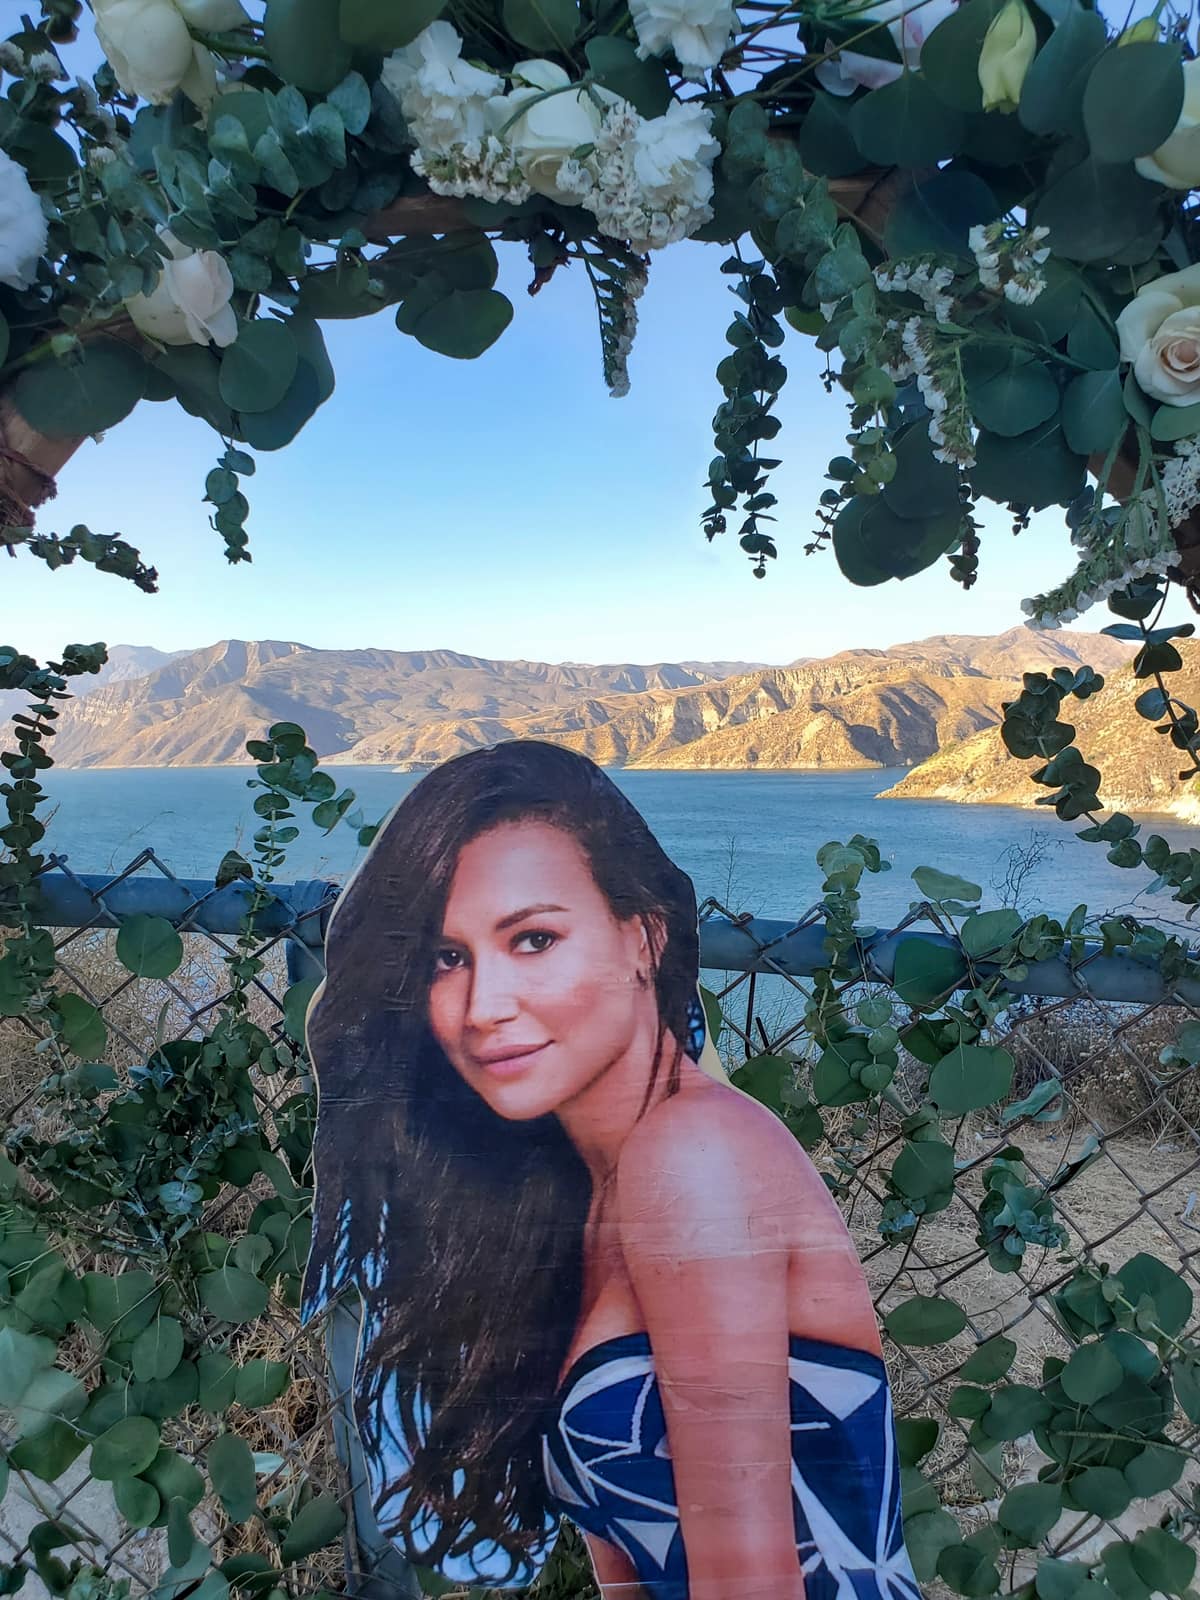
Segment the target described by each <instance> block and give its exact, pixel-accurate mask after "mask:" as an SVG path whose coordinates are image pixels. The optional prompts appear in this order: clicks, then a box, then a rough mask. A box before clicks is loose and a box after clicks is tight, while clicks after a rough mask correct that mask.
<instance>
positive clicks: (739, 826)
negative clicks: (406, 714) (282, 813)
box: [46, 766, 1200, 926]
mask: <svg viewBox="0 0 1200 1600" xmlns="http://www.w3.org/2000/svg"><path fill="white" fill-rule="evenodd" d="M330 770H331V772H332V773H333V776H334V777H335V778H336V779H337V781H338V782H339V785H341V786H349V787H350V788H353V789H354V790H355V791H356V793H357V795H358V798H359V803H360V804H361V806H362V809H363V812H364V814H365V816H366V817H367V819H368V820H369V821H375V820H377V819H378V818H379V817H381V816H382V815H384V813H385V812H386V811H387V810H388V809H389V808H390V807H391V806H392V805H394V804H395V803H396V801H397V800H399V799H400V798H401V797H402V796H403V795H404V794H406V793H407V792H408V790H409V789H410V788H411V787H412V785H413V784H414V783H415V782H416V781H417V778H416V777H415V776H414V775H412V774H408V773H396V772H390V771H388V770H387V769H386V768H382V767H351V766H345V767H336V768H332V769H330ZM247 775H248V773H247V770H246V769H243V768H234V767H184V768H180V767H174V768H158V769H131V770H112V771H76V772H63V771H57V772H53V773H51V774H50V775H49V778H48V781H47V790H48V793H49V795H50V799H51V804H52V806H53V807H54V815H53V818H52V821H51V824H50V829H49V833H48V837H47V841H46V844H47V847H48V848H50V849H53V850H54V851H56V852H57V853H59V854H62V855H66V856H67V857H68V858H69V861H70V865H71V867H72V868H73V869H74V870H75V871H76V872H85V873H90V872H97V873H109V872H116V871H119V870H120V869H121V868H123V867H124V866H125V865H126V863H128V862H129V860H130V859H131V858H132V857H133V856H135V855H136V854H137V853H138V852H139V851H141V850H143V849H146V848H147V847H150V848H152V849H154V851H155V852H156V853H157V854H158V856H159V857H160V859H161V860H162V861H163V862H164V863H165V864H166V865H167V866H168V867H169V868H170V869H171V871H172V872H174V873H175V874H176V876H178V877H181V878H202V879H209V880H211V877H212V874H213V872H214V870H215V868H216V866H217V863H218V862H219V860H220V859H221V856H222V855H223V854H224V852H225V851H226V850H227V849H229V848H231V847H236V848H240V849H242V850H243V851H248V846H249V841H250V838H251V835H252V833H253V831H254V828H255V826H256V825H257V820H258V819H256V818H255V816H254V814H253V811H252V809H251V807H252V804H253V800H254V795H255V791H254V790H251V789H249V788H248V787H247V782H246V779H247ZM612 776H613V777H614V779H615V780H616V782H617V783H618V784H619V785H620V786H621V788H622V789H624V790H625V792H626V793H627V794H628V795H629V797H630V798H631V799H632V800H633V802H634V803H635V804H636V805H637V806H638V808H639V809H640V810H641V812H642V814H643V815H644V816H645V817H646V819H647V821H648V822H649V823H650V825H651V827H652V828H653V829H654V831H655V833H656V834H657V835H658V837H659V839H660V840H661V842H662V844H663V846H664V848H665V849H666V850H667V851H668V853H669V854H670V855H671V856H672V857H673V859H674V860H675V861H677V862H678V863H679V865H680V866H682V867H683V868H684V869H685V870H686V871H687V872H689V873H690V874H691V877H692V879H693V882H694V883H695V885H696V892H697V895H698V897H699V898H701V899H703V898H704V897H705V896H708V895H712V896H714V897H715V898H717V899H718V900H719V901H720V902H721V903H722V904H723V905H725V906H726V907H728V908H729V909H730V910H733V911H737V912H742V911H747V912H751V913H753V914H754V915H756V916H764V917H779V918H786V919H791V918H795V917H797V916H798V915H799V914H800V913H801V912H802V911H804V910H805V909H806V908H807V907H808V906H809V905H811V904H812V902H813V901H814V900H817V899H819V898H820V886H821V874H820V871H819V869H818V868H817V866H816V862H815V856H816V852H817V850H818V849H819V848H820V847H821V845H822V844H824V843H825V842H826V841H827V840H829V839H842V840H845V839H848V838H849V837H850V836H851V835H852V834H854V833H863V834H865V835H867V836H868V837H869V838H874V839H876V840H877V841H878V842H879V844H880V847H881V850H882V852H883V856H884V859H885V860H886V861H888V862H889V863H890V864H891V868H892V870H891V871H890V872H888V873H886V874H882V875H880V876H878V877H868V878H867V879H866V880H865V881H864V884H863V920H864V921H866V922H871V923H874V924H876V925H880V926H882V925H884V924H885V923H888V922H894V921H896V920H898V919H899V917H901V916H902V915H903V914H904V912H905V911H906V910H907V909H908V905H909V902H910V900H912V899H913V898H915V897H916V894H917V892H916V888H915V886H914V884H913V883H912V881H911V879H910V877H909V874H910V873H911V871H912V869H913V868H914V867H917V866H936V867H940V868H941V869H942V870H943V871H946V872H955V873H958V874H960V875H961V876H963V877H966V878H970V879H972V880H973V881H974V882H976V883H979V884H982V886H983V889H984V900H985V903H991V904H1001V903H1004V901H1005V898H1006V897H1005V895H1004V894H1003V891H1002V888H1001V886H1002V884H1003V882H1004V879H1005V874H1006V869H1007V866H1008V863H1009V861H1010V860H1011V858H1012V856H1013V854H1014V853H1015V852H1019V851H1022V850H1027V849H1028V848H1029V846H1030V845H1031V843H1033V842H1035V841H1036V842H1039V843H1040V846H1041V847H1042V848H1043V849H1044V853H1043V855H1042V859H1041V860H1040V862H1039V864H1038V865H1037V866H1036V868H1035V869H1034V870H1033V871H1032V872H1031V873H1030V874H1029V876H1028V877H1027V878H1026V880H1025V884H1024V888H1023V892H1022V900H1023V904H1024V909H1026V910H1029V909H1033V908H1035V907H1038V908H1043V909H1045V910H1047V911H1050V912H1052V913H1053V914H1056V915H1060V916H1065V915H1066V914H1067V912H1068V911H1069V910H1070V909H1071V907H1072V906H1074V905H1076V904H1078V903H1079V902H1081V901H1082V902H1084V903H1086V904H1087V906H1088V907H1089V909H1090V910H1091V911H1093V912H1102V911H1112V910H1117V909H1134V910H1136V911H1137V912H1138V914H1139V915H1141V916H1143V917H1145V918H1148V919H1161V920H1168V921H1173V920H1176V918H1177V916H1178V913H1179V911H1180V908H1178V907H1175V906H1173V905H1172V903H1171V901H1170V897H1169V895H1160V896H1154V897H1149V896H1146V895H1141V896H1140V897H1138V892H1139V889H1140V886H1141V884H1142V883H1144V882H1145V881H1147V874H1146V873H1145V871H1144V869H1141V868H1138V869H1135V870H1133V871H1122V870H1121V869H1120V868H1118V867H1114V866H1111V865H1110V864H1109V863H1108V861H1106V859H1105V852H1104V847H1103V846H1100V845H1087V844H1083V843H1081V842H1080V841H1079V840H1078V839H1077V838H1076V837H1075V828H1076V827H1077V826H1079V825H1078V824H1070V823H1064V822H1060V821H1059V820H1058V818H1057V817H1055V816H1054V814H1053V812H1052V811H1049V810H1047V809H1039V810H1037V811H1025V810H1021V809H1020V808H1017V807H1013V806H967V805H955V804H953V803H952V802H948V801H924V800H880V799H879V798H878V795H879V794H880V792H881V791H882V790H884V789H886V788H888V787H889V786H890V785H891V784H892V783H893V782H895V781H896V779H897V778H898V777H899V776H900V774H899V773H898V772H880V771H874V772H838V773H811V772H781V773H741V772H614V773H613V774H612ZM300 810H301V811H302V812H303V811H305V810H306V808H304V807H301V808H300ZM1149 833H1162V834H1164V835H1165V836H1166V838H1167V839H1168V840H1169V841H1170V842H1171V844H1172V845H1173V847H1174V848H1176V849H1186V848H1188V847H1189V846H1197V847H1200V828H1195V827H1188V826H1186V825H1185V824H1183V823H1177V822H1175V821H1174V820H1173V819H1170V818H1164V817H1156V818H1148V819H1145V820H1144V825H1143V830H1142V836H1143V837H1145V836H1146V835H1147V834H1149ZM360 854H361V852H360V851H359V850H358V849H357V846H356V844H355V841H354V835H353V833H352V832H351V831H350V830H349V829H346V828H345V827H344V825H343V826H342V827H339V828H338V829H337V830H336V831H335V832H334V833H333V834H331V835H330V836H329V837H325V836H323V835H322V834H320V833H319V832H318V831H317V830H316V829H314V828H311V827H304V828H303V832H302V834H301V837H300V838H299V839H298V840H297V841H296V842H295V843H294V844H293V845H292V846H291V847H290V849H289V853H288V863H287V865H286V867H284V868H283V869H282V870H281V871H280V873H279V874H278V877H279V879H280V880H281V881H290V880H292V879H301V878H318V877H332V878H338V879H341V878H344V877H346V875H347V874H348V873H349V872H350V871H351V869H352V868H353V867H354V865H355V863H356V862H357V860H358V859H359V857H360Z"/></svg>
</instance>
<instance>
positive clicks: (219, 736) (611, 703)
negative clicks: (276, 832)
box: [54, 627, 1131, 770]
mask: <svg viewBox="0 0 1200 1600" xmlns="http://www.w3.org/2000/svg"><path fill="white" fill-rule="evenodd" d="M137 648H138V647H117V650H115V651H114V655H116V654H117V653H118V651H119V652H122V653H123V654H122V658H123V660H125V661H126V662H128V661H129V660H132V659H133V658H134V657H135V656H136V651H137ZM1130 653H1131V647H1129V646H1126V645H1123V644H1119V643H1118V642H1117V641H1115V640H1112V639H1108V638H1106V637H1102V636H1099V635H1078V634H1073V635H1069V636H1068V635H1047V634H1036V633H1033V632H1031V631H1030V630H1028V629H1026V628H1023V627H1018V628H1013V629H1009V630H1008V631H1007V632H1005V633H1002V634H999V635H994V636H992V635H935V636H933V637H931V638H929V639H925V640H914V641H909V642H906V643H902V644H899V645H895V646H892V647H889V648H887V649H880V648H870V649H850V650H843V651H839V652H837V653H836V654H834V655H832V656H828V657H823V658H811V657H809V658H800V659H799V660H798V661H796V662H793V663H792V664H791V665H788V666H767V665H763V664H761V663H747V662H735V661H723V660H722V661H711V662H705V661H699V660H692V661H687V662H657V663H653V664H650V665H643V664H639V663H631V662H616V663H601V664H598V665H591V664H587V663H579V662H557V663H555V662H538V661H528V660H522V661H498V660H493V659H491V658H489V657H484V656H474V655H469V654H467V653H465V652H461V651H454V650H422V651H396V650H383V649H376V648H370V647H364V648H361V649H355V650H341V651H339V650H319V649H314V648H313V647H311V646H308V645H304V644H301V643H299V642H297V641H295V640H280V639H264V640H236V639H234V640H221V641H218V643H216V644H214V645H209V646H206V647H204V648H202V649H200V650H194V651H186V652H181V653H179V654H177V655H173V656H170V657H167V658H165V659H163V660H162V661H160V662H157V664H155V665H153V666H152V669H151V670H150V671H149V672H146V673H144V674H142V675H141V676H129V675H127V673H122V674H121V675H119V676H118V675H110V677H109V680H108V681H107V682H105V683H101V684H97V685H94V686H92V687H91V688H90V691H89V692H88V693H87V694H86V695H85V696H82V697H80V698H78V699H77V700H75V701H73V702H68V703H66V704H64V708H63V712H62V715H61V717H60V719H59V725H58V733H57V736H56V738H55V749H54V753H55V760H56V762H57V763H58V764H60V765H61V766H65V767H95V766H101V767H137V766H185V765H186V766H193V765H225V764H231V763H236V762H240V761H244V760H245V752H244V746H245V742H246V740H247V739H248V738H256V737H259V738H260V737H261V736H262V733H263V731H264V729H265V728H266V727H267V726H269V725H270V724H271V723H273V722H279V721H291V722H299V723H300V724H301V725H302V726H303V727H304V728H305V730H306V732H307V733H308V735H309V739H310V742H311V743H312V745H313V747H314V749H316V751H317V753H318V754H319V755H320V756H321V757H322V759H323V760H326V761H333V762H352V763H355V764H373V765H382V766H390V767H399V768H404V769H424V768H427V767H429V766H433V765H435V764H437V763H438V762H440V761H443V760H445V759H447V758H448V757H449V756H452V755H454V754H457V753H460V752H461V751H464V750H469V749H476V748H479V747H480V746H481V745H487V744H491V743H495V742H497V741H501V740H504V739H510V738H520V737H526V738H529V737H537V738H546V739H550V740H553V741H556V742H559V743H562V744H565V745H567V746H569V747H571V748H574V749H578V750H580V751H582V752H583V753H585V754H587V755H589V756H591V757H592V758H593V759H594V760H596V761H598V762H600V763H601V764H603V765H609V766H629V767H639V768H655V767H657V768H666V769H677V770H678V769H688V768H696V769H700V770H713V769H718V768H724V769H731V770H732V769H755V768H759V769H762V770H798V769H822V768H826V769H836V768H854V767H887V766H905V765H907V766H915V765H917V764H918V763H921V762H924V761H925V760H927V759H928V758H929V757H931V756H933V755H936V754H937V753H938V752H939V751H941V750H943V749H944V748H945V747H946V746H947V745H949V744H953V743H956V742H959V741H962V740H964V739H967V738H969V737H970V736H972V735H975V734H978V733H979V732H980V731H981V730H985V729H987V728H989V727H994V726H995V725H996V723H997V722H998V720H999V717H1000V703H1001V701H1002V700H1003V699H1009V698H1012V696H1013V695H1014V694H1015V693H1016V691H1017V688H1018V686H1019V682H1020V675H1021V673H1022V672H1023V671H1028V670H1031V669H1034V668H1037V669H1039V670H1050V669H1051V668H1053V667H1054V666H1069V667H1072V668H1074V667H1076V666H1078V665H1080V664H1081V663H1082V661H1083V660H1084V659H1085V657H1086V659H1087V660H1088V662H1089V664H1091V665H1092V666H1094V667H1096V668H1097V670H1101V671H1111V670H1116V669H1119V667H1120V666H1121V665H1122V664H1124V663H1125V662H1126V661H1127V660H1128V658H1129V655H1130ZM148 659H149V658H148Z"/></svg>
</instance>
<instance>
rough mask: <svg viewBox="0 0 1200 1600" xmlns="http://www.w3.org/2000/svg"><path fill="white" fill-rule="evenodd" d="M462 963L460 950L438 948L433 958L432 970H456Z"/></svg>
mask: <svg viewBox="0 0 1200 1600" xmlns="http://www.w3.org/2000/svg"><path fill="white" fill-rule="evenodd" d="M462 964H463V953H462V951H461V950H450V949H446V950H439V951H438V953H437V954H436V955H435V956H434V958H433V970H434V971H435V972H457V971H458V969H459V967H461V966H462Z"/></svg>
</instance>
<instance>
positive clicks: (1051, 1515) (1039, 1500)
mask: <svg viewBox="0 0 1200 1600" xmlns="http://www.w3.org/2000/svg"><path fill="white" fill-rule="evenodd" d="M1061 1515H1062V1490H1061V1489H1060V1488H1059V1487H1058V1485H1057V1484H1053V1483H1022V1484H1018V1485H1017V1487H1016V1488H1015V1489H1010V1490H1009V1491H1008V1493H1007V1494H1006V1495H1005V1496H1004V1499H1003V1500H1002V1501H1001V1502H1000V1509H999V1511H998V1512H997V1513H996V1520H997V1522H998V1523H999V1524H1000V1526H1001V1527H1002V1528H1003V1529H1004V1531H1005V1533H1009V1534H1012V1535H1013V1536H1014V1537H1015V1538H1016V1539H1017V1540H1018V1541H1019V1543H1021V1544H1023V1545H1036V1544H1040V1543H1041V1542H1042V1540H1043V1539H1044V1538H1045V1537H1046V1535H1047V1534H1048V1533H1049V1532H1050V1530H1051V1528H1052V1527H1053V1526H1054V1524H1055V1523H1056V1522H1057V1521H1058V1519H1059V1517H1060V1516H1061Z"/></svg>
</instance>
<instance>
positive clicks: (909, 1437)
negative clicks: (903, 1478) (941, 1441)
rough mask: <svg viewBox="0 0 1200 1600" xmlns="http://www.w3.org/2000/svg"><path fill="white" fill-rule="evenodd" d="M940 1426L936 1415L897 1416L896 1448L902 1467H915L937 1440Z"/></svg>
mask: <svg viewBox="0 0 1200 1600" xmlns="http://www.w3.org/2000/svg"><path fill="white" fill-rule="evenodd" d="M940 1432H941V1428H940V1426H939V1424H938V1420H937V1418H936V1417H898V1418H897V1419H896V1448H897V1451H898V1452H899V1455H900V1465H901V1466H902V1467H915V1466H916V1464H917V1462H918V1461H923V1460H924V1459H925V1457H926V1456H927V1455H928V1454H929V1452H930V1451H931V1450H932V1449H933V1447H934V1445H935V1444H936V1443H937V1441H938V1434H939V1433H940Z"/></svg>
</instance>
